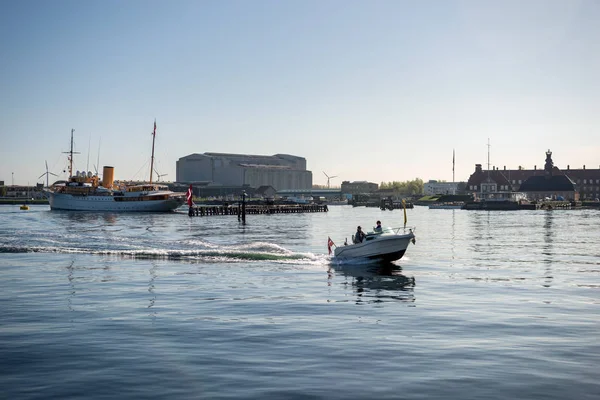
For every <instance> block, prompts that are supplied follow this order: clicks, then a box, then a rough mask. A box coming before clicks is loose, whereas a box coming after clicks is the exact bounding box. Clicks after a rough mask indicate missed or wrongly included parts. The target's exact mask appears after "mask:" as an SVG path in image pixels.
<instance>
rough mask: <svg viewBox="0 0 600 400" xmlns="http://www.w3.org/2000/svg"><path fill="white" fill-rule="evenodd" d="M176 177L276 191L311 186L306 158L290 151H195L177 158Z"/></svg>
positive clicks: (182, 181) (310, 176)
mask: <svg viewBox="0 0 600 400" xmlns="http://www.w3.org/2000/svg"><path fill="white" fill-rule="evenodd" d="M176 180H177V182H181V183H192V182H207V183H211V184H213V185H222V186H232V187H233V186H237V187H253V188H258V187H260V186H272V187H273V188H275V190H282V189H310V188H312V172H311V171H308V170H307V169H306V159H305V158H303V157H298V156H293V155H289V154H275V155H273V156H261V155H251V154H226V153H204V154H198V153H194V154H190V155H188V156H185V157H181V158H180V159H179V160H178V161H177V163H176Z"/></svg>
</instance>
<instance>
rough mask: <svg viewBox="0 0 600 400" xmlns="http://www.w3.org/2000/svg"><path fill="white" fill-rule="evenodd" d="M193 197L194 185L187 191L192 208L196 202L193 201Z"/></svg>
mask: <svg viewBox="0 0 600 400" xmlns="http://www.w3.org/2000/svg"><path fill="white" fill-rule="evenodd" d="M193 195H194V192H193V191H192V185H191V184H190V188H189V189H188V191H187V198H186V199H187V203H188V206H190V207H191V206H193V205H194V201H193V200H192V197H193Z"/></svg>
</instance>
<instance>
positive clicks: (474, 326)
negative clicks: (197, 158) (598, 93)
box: [0, 206, 600, 399]
mask: <svg viewBox="0 0 600 400" xmlns="http://www.w3.org/2000/svg"><path fill="white" fill-rule="evenodd" d="M407 212H408V223H409V225H415V226H417V230H416V233H417V243H416V245H414V246H413V245H411V246H410V247H409V248H408V251H407V253H406V256H405V257H404V258H403V259H402V260H400V261H398V262H396V263H395V264H393V265H339V264H338V263H337V262H335V260H334V259H332V258H330V257H329V256H328V255H327V248H326V243H327V237H328V236H331V238H332V239H333V241H334V242H336V243H338V244H342V243H343V241H344V239H345V238H350V236H351V235H352V233H353V232H354V231H355V228H356V225H358V224H360V225H362V226H363V227H370V226H372V225H374V223H375V221H376V220H377V219H381V220H382V221H383V225H384V226H394V227H396V226H401V225H402V223H403V216H402V212H401V211H398V210H396V211H391V212H390V211H380V210H378V209H369V208H352V207H348V206H343V207H330V211H329V212H328V213H317V214H285V215H271V216H266V215H260V216H248V224H247V225H246V226H242V225H240V224H239V223H238V221H237V219H236V218H235V217H204V218H200V217H198V218H189V217H187V216H186V215H185V214H142V215H136V214H97V215H88V214H85V213H69V212H51V211H49V208H48V206H32V207H31V209H30V210H29V211H19V209H18V206H0V274H1V279H0V388H2V389H1V392H2V396H0V397H2V398H10V399H47V398H62V399H69V398H87V399H113V398H167V397H171V398H227V399H247V398H261V399H262V398H290V399H296V398H297V399H320V398H323V399H348V398H353V399H361V398H364V399H367V398H368V399H388V398H389V399H432V398H439V399H442V398H444V399H448V398H450V399H512V398H514V399H599V398H600V384H599V383H598V382H599V380H600V367H599V366H600V339H599V337H600V336H599V332H600V246H599V245H598V244H599V243H598V242H599V239H600V225H599V223H598V222H599V221H600V212H599V211H595V210H577V211H575V210H573V211H550V212H545V211H544V212H540V211H517V212H480V211H462V210H429V209H426V208H421V207H417V208H415V209H413V210H408V211H407Z"/></svg>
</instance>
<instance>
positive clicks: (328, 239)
mask: <svg viewBox="0 0 600 400" xmlns="http://www.w3.org/2000/svg"><path fill="white" fill-rule="evenodd" d="M331 246H335V243H333V240H331V238H330V237H329V236H328V237H327V250H329V254H331Z"/></svg>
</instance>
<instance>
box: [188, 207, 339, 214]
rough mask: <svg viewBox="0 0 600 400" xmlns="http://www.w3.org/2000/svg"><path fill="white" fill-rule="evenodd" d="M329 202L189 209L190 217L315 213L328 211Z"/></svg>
mask: <svg viewBox="0 0 600 400" xmlns="http://www.w3.org/2000/svg"><path fill="white" fill-rule="evenodd" d="M327 211H329V209H328V208H327V204H282V205H254V204H231V205H225V204H223V205H196V206H192V207H190V208H189V210H188V215H189V216H190V217H205V216H212V215H235V216H238V217H239V216H241V215H243V214H244V213H245V214H253V215H256V214H292V213H315V212H327Z"/></svg>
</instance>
